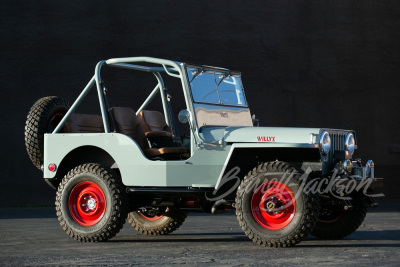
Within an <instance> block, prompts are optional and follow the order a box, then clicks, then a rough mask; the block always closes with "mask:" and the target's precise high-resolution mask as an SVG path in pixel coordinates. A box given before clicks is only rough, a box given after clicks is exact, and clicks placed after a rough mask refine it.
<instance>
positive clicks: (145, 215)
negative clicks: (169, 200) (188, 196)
mask: <svg viewBox="0 0 400 267" xmlns="http://www.w3.org/2000/svg"><path fill="white" fill-rule="evenodd" d="M167 211H168V208H166V209H165V210H164V212H163V213H162V214H161V215H159V216H157V215H153V216H151V215H147V214H145V213H142V212H140V211H138V214H139V215H140V216H141V217H142V218H145V219H146V220H148V221H157V220H159V219H161V218H162V217H164V214H165V213H166V212H167Z"/></svg>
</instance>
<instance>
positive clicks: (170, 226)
mask: <svg viewBox="0 0 400 267" xmlns="http://www.w3.org/2000/svg"><path fill="white" fill-rule="evenodd" d="M186 217H187V212H186V211H182V210H178V209H176V208H174V207H171V208H167V210H166V211H165V213H164V214H163V215H162V216H161V218H159V219H157V220H149V219H147V218H146V217H144V216H142V215H141V214H140V212H138V211H132V212H130V213H129V214H128V222H129V223H130V224H131V225H132V227H134V228H135V229H136V230H137V231H138V232H140V233H142V234H144V235H167V234H169V233H172V232H173V231H175V230H177V229H178V228H179V227H180V226H181V225H182V223H183V222H184V221H185V219H186Z"/></svg>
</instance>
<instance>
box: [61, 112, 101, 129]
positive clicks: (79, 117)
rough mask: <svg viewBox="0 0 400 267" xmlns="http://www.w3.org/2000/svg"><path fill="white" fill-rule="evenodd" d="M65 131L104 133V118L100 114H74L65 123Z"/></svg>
mask: <svg viewBox="0 0 400 267" xmlns="http://www.w3.org/2000/svg"><path fill="white" fill-rule="evenodd" d="M62 132H64V133H104V126H103V118H102V117H101V116H100V115H90V114H72V115H71V116H70V117H69V119H68V120H67V122H66V123H65V125H64V127H63V129H62Z"/></svg>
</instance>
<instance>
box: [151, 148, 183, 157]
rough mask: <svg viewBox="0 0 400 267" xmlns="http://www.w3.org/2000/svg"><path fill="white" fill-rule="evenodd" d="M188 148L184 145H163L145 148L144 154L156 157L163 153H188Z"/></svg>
mask: <svg viewBox="0 0 400 267" xmlns="http://www.w3.org/2000/svg"><path fill="white" fill-rule="evenodd" d="M186 151H187V150H186V148H184V147H162V148H150V149H146V150H144V151H143V152H144V154H145V155H146V157H149V158H150V157H156V156H161V155H167V154H169V155H171V154H175V155H179V154H185V153H186Z"/></svg>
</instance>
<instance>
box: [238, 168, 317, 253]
mask: <svg viewBox="0 0 400 267" xmlns="http://www.w3.org/2000/svg"><path fill="white" fill-rule="evenodd" d="M318 211H319V199H318V198H317V197H316V196H315V195H314V194H311V193H308V192H304V191H303V190H302V187H301V180H300V173H299V172H297V171H296V170H295V169H294V168H291V167H290V166H289V165H287V164H286V163H284V162H277V161H275V162H269V163H265V164H262V165H260V166H258V167H257V168H254V169H253V170H252V171H251V172H249V174H248V175H247V176H246V177H245V179H244V180H243V181H242V183H241V184H240V186H239V188H238V191H237V194H236V215H237V219H238V221H239V224H240V226H241V227H242V229H243V230H244V232H245V233H246V235H247V236H248V237H249V238H250V239H252V240H253V241H254V242H256V243H257V244H259V245H262V246H269V247H290V246H293V245H295V244H297V243H299V242H300V241H302V240H303V239H304V238H305V237H306V236H307V235H308V234H309V233H310V232H311V231H312V229H313V228H314V226H315V224H316V221H317V218H318Z"/></svg>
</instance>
